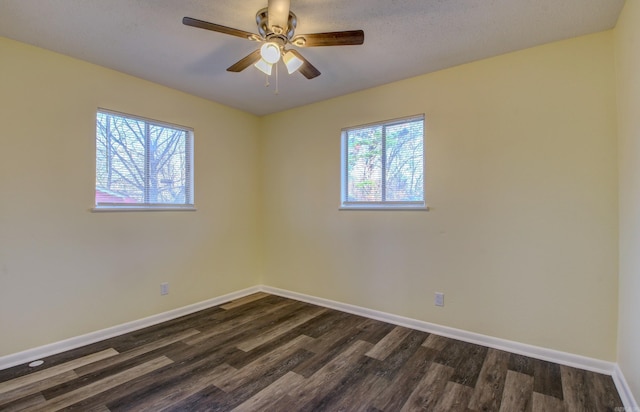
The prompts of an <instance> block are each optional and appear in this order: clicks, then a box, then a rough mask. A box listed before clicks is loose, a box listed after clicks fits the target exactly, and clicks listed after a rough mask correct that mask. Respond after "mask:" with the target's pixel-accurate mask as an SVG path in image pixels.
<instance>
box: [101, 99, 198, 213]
mask: <svg viewBox="0 0 640 412" xmlns="http://www.w3.org/2000/svg"><path fill="white" fill-rule="evenodd" d="M101 113H102V114H107V115H113V116H119V117H125V118H127V119H131V120H135V121H141V122H144V123H145V124H146V129H147V130H148V126H149V125H153V126H160V127H166V128H170V129H177V130H181V131H184V132H185V133H186V147H185V152H186V154H185V155H186V156H187V159H185V163H186V164H185V174H186V179H185V185H186V186H187V188H186V190H185V191H186V194H185V203H109V202H101V203H95V206H94V207H93V209H92V211H94V212H128V211H195V210H196V208H195V203H194V179H193V175H194V173H193V170H194V167H193V152H194V149H193V147H194V133H193V129H192V128H190V127H186V126H181V125H176V124H172V123H168V122H163V121H159V120H155V119H149V118H146V117H142V116H137V115H132V114H128V113H122V112H117V111H114V110H109V109H103V108H98V109H97V111H96V118H95V121H96V122H97V121H98V115H99V114H101ZM96 133H97V131H96ZM97 139H98V136H97V135H95V136H94V143H96V150H95V152H94V156H95V158H94V160H95V163H94V171H95V172H96V174H97V156H98V153H97ZM145 139H146V144H148V141H149V136H148V135H146V136H145ZM145 153H148V152H146V151H145ZM145 167H146V166H145ZM145 180H148V177H147V178H146V179H145ZM95 181H96V183H95V185H94V189H95V190H97V189H98V186H97V176H96V179H95ZM148 189H149V188H148V186H146V184H145V192H146V191H148ZM145 196H146V195H145ZM94 202H95V197H94Z"/></svg>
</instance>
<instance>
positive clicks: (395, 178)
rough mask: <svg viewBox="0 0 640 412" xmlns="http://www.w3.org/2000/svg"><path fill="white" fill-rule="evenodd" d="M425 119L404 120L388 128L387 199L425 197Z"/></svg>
mask: <svg viewBox="0 0 640 412" xmlns="http://www.w3.org/2000/svg"><path fill="white" fill-rule="evenodd" d="M423 136H424V133H423V122H422V121H414V122H409V123H401V124H396V125H392V126H388V127H387V128H386V143H387V145H386V155H387V158H386V168H387V171H386V172H387V178H386V199H385V200H388V201H422V200H424V193H423V187H424V182H423V176H424V174H423V164H424V162H423V156H424V155H423V153H424V148H423Z"/></svg>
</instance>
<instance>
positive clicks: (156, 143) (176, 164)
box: [96, 110, 193, 210]
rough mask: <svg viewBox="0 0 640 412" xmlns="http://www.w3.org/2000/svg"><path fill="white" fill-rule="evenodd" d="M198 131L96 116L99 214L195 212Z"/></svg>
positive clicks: (105, 113) (110, 114) (116, 115)
mask: <svg viewBox="0 0 640 412" xmlns="http://www.w3.org/2000/svg"><path fill="white" fill-rule="evenodd" d="M192 158H193V131H192V130H191V129H187V128H185V127H181V126H175V125H169V124H164V123H160V122H156V121H151V120H147V119H142V118H140V117H134V116H130V115H123V114H121V113H115V112H110V111H106V110H98V113H97V115H96V209H97V210H99V209H110V210H137V209H142V210H153V209H178V208H179V209H193V162H192Z"/></svg>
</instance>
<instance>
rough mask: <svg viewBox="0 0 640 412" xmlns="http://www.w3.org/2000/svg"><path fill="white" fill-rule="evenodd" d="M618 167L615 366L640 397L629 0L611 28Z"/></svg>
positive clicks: (638, 94)
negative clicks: (615, 93)
mask: <svg viewBox="0 0 640 412" xmlns="http://www.w3.org/2000/svg"><path fill="white" fill-rule="evenodd" d="M615 46H616V47H615V50H616V71H617V81H618V84H617V86H618V134H619V170H620V172H619V173H620V180H619V181H620V281H619V282H620V292H619V296H620V297H619V300H620V303H619V305H620V306H619V312H620V315H619V316H620V318H619V323H618V364H619V365H620V368H621V369H622V372H623V373H624V375H625V378H626V380H627V383H628V384H629V387H630V388H631V390H632V391H633V394H634V397H635V398H636V399H640V252H639V251H640V213H639V211H640V3H639V2H638V1H627V2H626V5H625V8H624V10H623V12H622V14H621V16H620V18H619V20H618V25H617V27H616V30H615Z"/></svg>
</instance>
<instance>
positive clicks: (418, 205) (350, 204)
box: [339, 114, 429, 211]
mask: <svg viewBox="0 0 640 412" xmlns="http://www.w3.org/2000/svg"><path fill="white" fill-rule="evenodd" d="M424 119H425V116H424V114H419V115H414V116H407V117H402V118H397V119H391V120H385V121H380V122H373V123H367V124H363V125H358V126H350V127H345V128H343V129H342V130H341V145H340V155H341V156H340V170H341V173H340V208H339V210H422V211H428V210H429V206H427V203H426V200H425V199H426V179H425V176H426V144H425V135H426V132H425V127H424ZM416 120H421V121H422V122H423V123H422V125H423V127H422V150H423V152H422V173H423V178H422V201H377V202H376V201H349V200H347V199H348V193H347V191H348V190H349V182H348V179H349V176H348V170H349V169H348V161H349V159H348V158H347V157H348V153H349V149H348V138H347V136H348V132H349V131H350V130H357V129H363V128H367V127H374V126H382V127H383V129H384V127H387V126H392V125H396V124H399V123H403V122H411V121H416ZM385 138H386V136H384V134H383V144H382V155H381V157H382V159H385V157H386V153H385V149H386V147H385V146H386V145H385ZM383 163H384V162H383ZM384 173H385V165H384V164H383V174H384ZM385 181H386V177H385V176H383V177H382V184H383V190H385V189H384V183H385Z"/></svg>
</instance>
